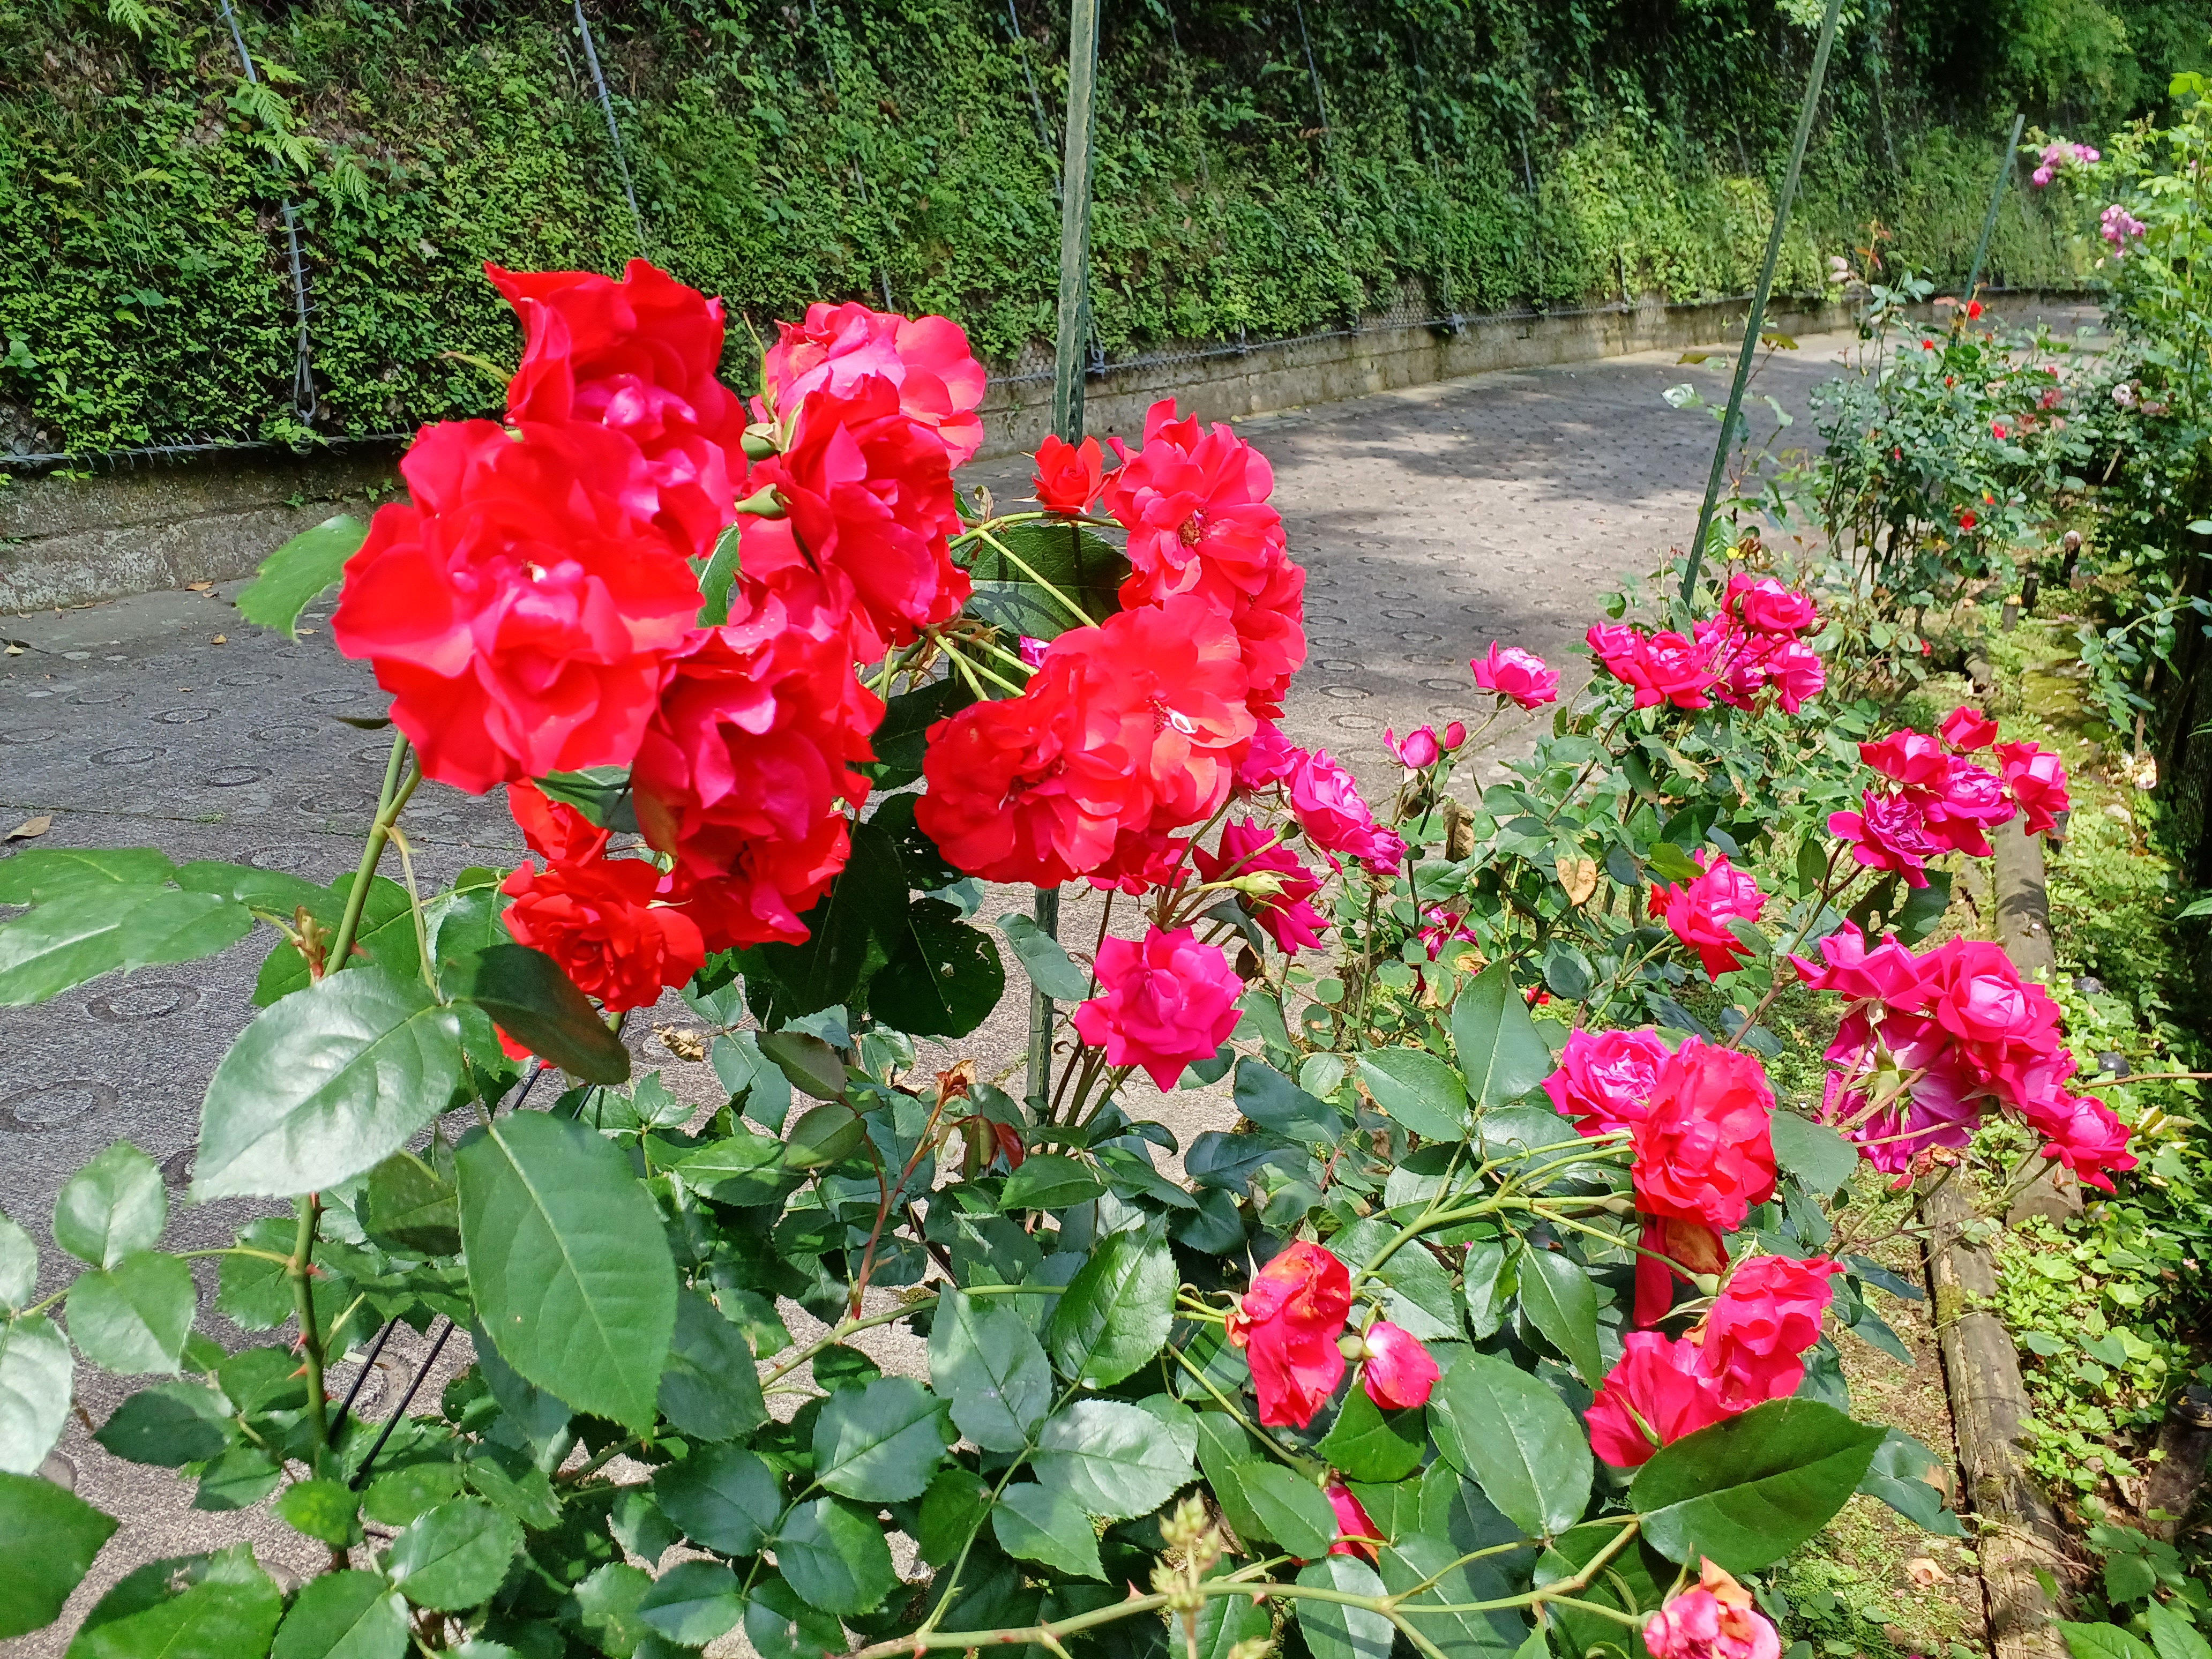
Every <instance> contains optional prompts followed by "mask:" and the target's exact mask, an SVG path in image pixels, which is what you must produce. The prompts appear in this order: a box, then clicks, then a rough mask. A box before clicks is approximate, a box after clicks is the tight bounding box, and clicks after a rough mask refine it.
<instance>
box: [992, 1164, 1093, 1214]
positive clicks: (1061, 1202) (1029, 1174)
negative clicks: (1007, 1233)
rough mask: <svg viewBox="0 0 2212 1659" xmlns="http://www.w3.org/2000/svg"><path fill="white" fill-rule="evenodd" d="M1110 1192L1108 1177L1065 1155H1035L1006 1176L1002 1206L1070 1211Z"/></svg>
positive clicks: (1001, 1197)
mask: <svg viewBox="0 0 2212 1659" xmlns="http://www.w3.org/2000/svg"><path fill="white" fill-rule="evenodd" d="M1105 1190H1106V1177H1105V1176H1103V1175H1101V1174H1100V1173H1099V1172H1098V1170H1097V1169H1095V1168H1094V1167H1093V1166H1091V1164H1085V1162H1083V1160H1082V1159H1080V1158H1070V1157H1068V1156H1067V1155H1066V1153H1064V1152H1032V1153H1030V1156H1028V1157H1027V1158H1024V1159H1023V1160H1022V1167H1021V1168H1020V1169H1018V1170H1015V1171H1014V1172H1013V1174H1012V1175H1011V1176H1007V1177H1006V1190H1005V1191H1004V1192H1003V1193H1002V1194H1000V1200H999V1202H1000V1206H1002V1207H1004V1208H1006V1209H1009V1210H1066V1209H1072V1208H1073V1207H1074V1206H1076V1205H1078V1204H1088V1203H1089V1202H1090V1201H1091V1200H1092V1199H1094V1198H1096V1197H1097V1196H1098V1194H1101V1193H1103V1192H1104V1191H1105Z"/></svg>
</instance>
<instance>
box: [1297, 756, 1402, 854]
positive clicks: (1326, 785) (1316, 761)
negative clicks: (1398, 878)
mask: <svg viewBox="0 0 2212 1659" xmlns="http://www.w3.org/2000/svg"><path fill="white" fill-rule="evenodd" d="M1290 783H1291V811H1294V812H1296V813H1297V817H1298V823H1299V825H1300V827H1301V828H1303V829H1304V830H1305V832H1306V835H1307V836H1308V837H1309V838H1310V840H1311V841H1312V842H1313V844H1314V845H1315V846H1316V847H1318V848H1321V849H1322V852H1323V853H1325V854H1328V855H1329V862H1330V863H1332V864H1335V863H1336V862H1337V860H1338V859H1339V858H1340V857H1341V858H1349V859H1357V860H1359V861H1360V862H1361V863H1363V864H1364V865H1365V866H1367V867H1368V868H1369V869H1370V870H1372V871H1374V872H1375V873H1376V874H1377V875H1388V874H1390V873H1392V872H1395V870H1396V869H1397V868H1398V866H1399V865H1400V864H1401V863H1402V862H1403V861H1404V860H1405V856H1406V843H1405V841H1404V839H1403V838H1402V837H1401V836H1399V835H1398V833H1397V832H1396V831H1395V830H1393V829H1384V828H1383V826H1382V825H1380V824H1378V823H1376V822H1375V814H1374V813H1373V812H1372V811H1369V810H1368V805H1367V803H1366V801H1365V800H1364V799H1362V798H1361V796H1360V793H1359V786H1358V785H1357V784H1355V783H1354V782H1352V775H1351V774H1350V773H1349V772H1347V771H1346V770H1345V769H1343V768H1342V767H1341V766H1339V765H1338V764H1337V763H1336V762H1335V761H1334V760H1333V759H1331V758H1330V757H1329V752H1328V750H1326V749H1316V750H1314V751H1313V752H1312V753H1311V754H1309V755H1306V756H1304V757H1302V758H1301V759H1300V760H1299V761H1298V763H1297V765H1296V766H1295V767H1294V768H1293V769H1291V779H1290Z"/></svg>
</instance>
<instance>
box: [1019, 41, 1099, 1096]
mask: <svg viewBox="0 0 2212 1659" xmlns="http://www.w3.org/2000/svg"><path fill="white" fill-rule="evenodd" d="M1097 94H1098V0H1069V4H1068V8H1067V153H1066V161H1064V162H1063V163H1062V165H1061V167H1060V331H1059V336H1058V337H1057V339H1056V340H1055V341H1054V352H1053V372H1052V427H1053V430H1054V432H1056V433H1058V434H1059V435H1060V441H1062V442H1063V443H1071V444H1073V443H1080V442H1081V441H1083V390H1084V387H1083V378H1084V371H1085V368H1086V364H1085V362H1084V357H1085V343H1086V342H1087V340H1088V337H1089V336H1090V333H1091V131H1092V124H1093V122H1094V120H1095V119H1096V114H1097ZM1031 914H1032V915H1034V916H1035V917H1036V925H1037V926H1038V927H1041V928H1042V929H1043V930H1044V933H1045V934H1046V935H1047V937H1048V938H1053V939H1057V938H1058V937H1059V936H1060V890H1059V889H1058V888H1056V887H1054V888H1046V887H1040V888H1038V889H1037V890H1036V902H1035V905H1034V907H1033V908H1032V912H1031ZM1052 1018H1053V1010H1052V999H1051V998H1050V997H1048V996H1047V995H1045V994H1044V993H1043V992H1042V991H1036V990H1032V991H1031V992H1030V1051H1029V1076H1028V1082H1027V1093H1028V1095H1029V1097H1030V1099H1032V1100H1042V1099H1045V1098H1048V1097H1049V1096H1050V1093H1051V1090H1052Z"/></svg>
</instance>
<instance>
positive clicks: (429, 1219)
mask: <svg viewBox="0 0 2212 1659" xmlns="http://www.w3.org/2000/svg"><path fill="white" fill-rule="evenodd" d="M361 1225H362V1228H363V1229H364V1230H365V1231H368V1232H369V1233H370V1234H372V1235H374V1237H378V1238H383V1239H389V1240H391V1241H392V1243H394V1244H397V1245H398V1246H399V1247H400V1248H401V1249H407V1250H414V1251H417V1252H419V1253H421V1254H422V1255H459V1254H460V1253H461V1201H460V1194H459V1193H457V1192H456V1191H455V1190H454V1188H453V1170H452V1164H451V1162H450V1155H448V1161H447V1164H446V1166H445V1168H444V1169H442V1170H441V1169H438V1168H435V1167H433V1166H432V1165H430V1164H426V1163H424V1162H423V1161H422V1159H421V1158H417V1157H416V1155H415V1154H414V1153H412V1152H406V1151H404V1150H403V1151H400V1152H394V1153H392V1156H391V1157H390V1158H386V1159H385V1160H384V1162H383V1163H381V1164H378V1165H377V1166H376V1167H375V1168H374V1169H373V1170H370V1171H369V1172H368V1188H367V1189H366V1190H365V1192H364V1193H363V1194H362V1206H361Z"/></svg>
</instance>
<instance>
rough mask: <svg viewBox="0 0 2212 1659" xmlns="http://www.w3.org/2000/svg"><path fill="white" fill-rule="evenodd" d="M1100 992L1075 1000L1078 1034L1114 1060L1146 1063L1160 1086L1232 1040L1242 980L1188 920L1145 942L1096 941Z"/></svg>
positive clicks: (1168, 1085)
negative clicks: (1191, 927)
mask: <svg viewBox="0 0 2212 1659" xmlns="http://www.w3.org/2000/svg"><path fill="white" fill-rule="evenodd" d="M1095 971H1096V972H1097V977H1098V994H1097V996H1095V997H1093V998H1091V1000H1090V1001H1088V1002H1084V1003H1079V1004H1078V1005H1077V1006H1076V1009H1075V1013H1074V1015H1073V1020H1074V1024H1075V1031H1076V1035H1077V1036H1080V1037H1081V1038H1082V1039H1083V1040H1084V1041H1085V1042H1089V1043H1095V1044H1097V1046H1098V1047H1100V1048H1103V1049H1104V1050H1105V1051H1106V1063H1107V1064H1108V1065H1109V1066H1142V1067H1143V1068H1144V1070H1145V1072H1146V1074H1147V1075H1149V1076H1150V1077H1151V1078H1152V1081H1153V1082H1154V1083H1155V1084H1157V1085H1158V1086H1159V1087H1160V1088H1162V1089H1172V1088H1174V1087H1175V1085H1176V1079H1177V1078H1179V1077H1181V1076H1182V1074H1183V1070H1184V1068H1185V1067H1186V1066H1189V1065H1191V1064H1192V1063H1193V1062H1194V1061H1196V1060H1211V1059H1212V1058H1213V1056H1214V1055H1215V1054H1217V1053H1218V1052H1219V1051H1220V1048H1221V1045H1222V1044H1223V1043H1225V1042H1228V1041H1229V1034H1230V1032H1231V1031H1232V1030H1235V1029H1236V1026H1237V1018H1238V1014H1237V999H1238V998H1239V997H1241V996H1243V994H1244V981H1243V980H1241V979H1239V978H1237V975H1236V974H1235V973H1234V972H1233V971H1232V970H1231V968H1230V966H1229V958H1228V957H1225V956H1224V955H1223V954H1222V953H1221V950H1220V947H1218V945H1201V944H1200V943H1199V940H1198V936H1197V934H1196V933H1194V932H1193V931H1192V930H1191V929H1189V928H1188V927H1178V928H1177V929H1176V930H1175V932H1173V933H1162V932H1161V931H1160V930H1159V929H1158V928H1157V927H1149V928H1146V930H1145V938H1144V942H1143V943H1142V944H1138V943H1136V942H1134V941H1133V940H1130V939H1106V940H1105V941H1104V942H1103V943H1102V944H1101V945H1099V947H1098V959H1097V964H1096V970H1095Z"/></svg>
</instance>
